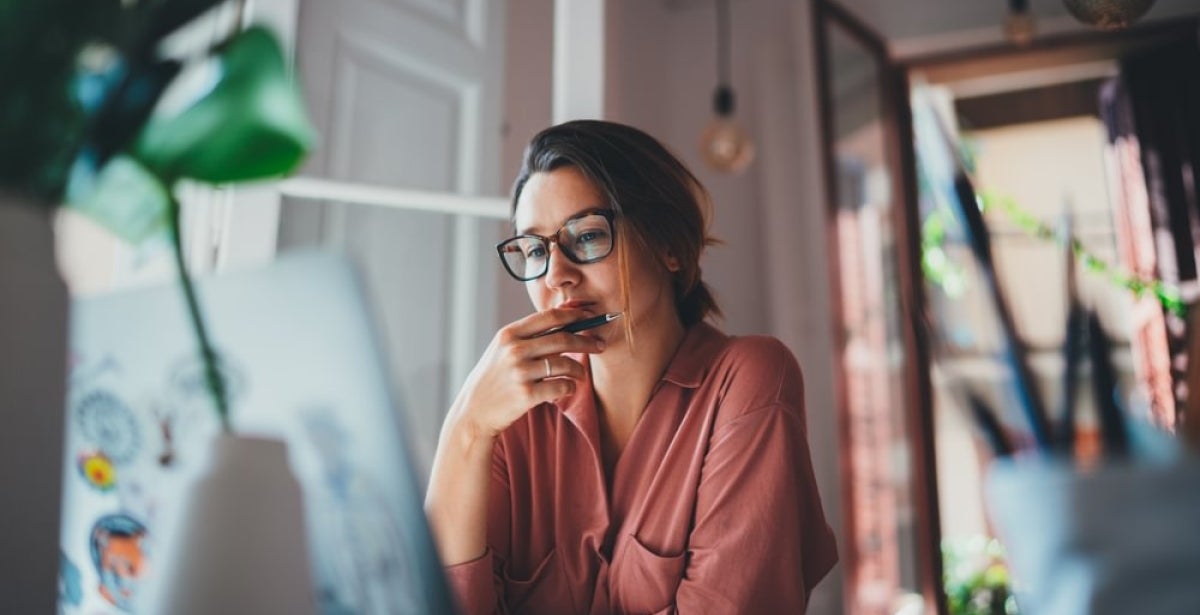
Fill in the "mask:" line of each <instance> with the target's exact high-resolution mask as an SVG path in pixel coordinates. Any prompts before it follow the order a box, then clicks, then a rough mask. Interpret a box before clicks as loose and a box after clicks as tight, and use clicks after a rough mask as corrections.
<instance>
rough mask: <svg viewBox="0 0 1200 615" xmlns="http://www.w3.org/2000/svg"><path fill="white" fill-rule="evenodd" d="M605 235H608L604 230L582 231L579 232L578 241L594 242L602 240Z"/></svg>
mask: <svg viewBox="0 0 1200 615" xmlns="http://www.w3.org/2000/svg"><path fill="white" fill-rule="evenodd" d="M607 236H608V234H607V233H605V232H604V231H584V232H582V233H580V234H579V239H578V241H579V243H585V244H586V243H595V242H597V241H603V240H604V238H605V237H607Z"/></svg>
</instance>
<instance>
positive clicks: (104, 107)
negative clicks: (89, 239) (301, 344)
mask: <svg viewBox="0 0 1200 615" xmlns="http://www.w3.org/2000/svg"><path fill="white" fill-rule="evenodd" d="M217 4H220V2H219V1H218V0H142V1H141V2H134V3H130V2H124V1H122V0H89V1H88V2H82V3H80V2H75V1H73V0H3V1H0V83H3V84H4V87H3V89H2V90H0V134H2V135H3V137H2V138H0V408H3V410H4V412H5V416H6V417H7V418H8V421H9V425H8V428H7V429H3V430H0V451H3V452H0V455H2V456H3V459H2V463H0V468H2V469H0V480H2V481H3V484H4V485H5V487H6V490H7V491H8V492H9V493H10V494H11V495H10V498H12V500H10V501H11V502H17V501H19V502H20V504H19V505H10V506H5V507H3V508H2V509H0V522H2V523H3V525H4V527H6V528H8V530H7V531H5V532H3V534H2V536H3V537H0V550H2V551H3V552H6V553H21V554H22V556H21V557H20V558H8V559H9V560H10V561H9V563H7V564H0V575H3V576H4V578H5V579H7V580H8V582H6V586H9V587H10V588H11V589H12V591H11V592H10V594H9V595H8V596H6V604H8V605H9V608H12V609H14V612H30V613H33V612H38V613H45V612H53V611H54V609H55V602H56V600H57V595H58V592H57V591H56V586H57V583H58V577H59V548H58V540H59V519H60V488H61V480H62V475H63V468H62V463H63V456H64V455H63V450H62V441H63V435H64V399H65V382H66V371H67V365H66V364H67V313H68V298H67V293H66V288H65V286H64V284H63V282H62V280H61V278H60V277H59V275H58V272H57V268H56V264H55V261H54V244H53V242H54V237H53V232H52V228H51V214H52V212H53V210H54V208H55V207H57V206H59V205H60V204H62V203H64V202H67V203H71V204H74V206H77V207H79V208H80V209H81V211H83V212H84V213H86V214H88V215H90V216H91V217H93V218H95V219H97V220H98V221H99V222H101V223H102V224H104V225H105V226H107V227H108V228H110V229H111V230H113V231H114V232H116V233H117V234H118V235H121V236H124V237H126V238H130V239H137V238H140V237H145V236H147V235H150V234H153V233H156V232H169V233H170V236H171V238H172V239H173V245H174V253H175V262H176V264H177V267H178V272H179V280H180V287H181V290H182V292H183V293H184V295H185V296H186V299H187V307H188V311H189V316H190V322H191V323H192V326H193V329H194V331H195V334H196V339H197V346H198V352H199V353H200V354H201V357H202V360H203V365H204V368H205V373H206V382H207V388H208V391H209V392H210V394H211V397H212V399H213V403H214V406H215V408H216V410H217V412H218V414H219V416H220V419H221V423H222V425H223V428H224V431H225V433H226V434H231V432H232V428H231V426H230V421H229V407H228V402H227V399H226V395H225V390H224V388H225V387H224V384H223V382H222V380H221V377H220V375H219V373H218V371H217V369H216V363H217V357H216V353H215V351H214V350H213V348H212V345H211V343H210V342H209V339H208V335H207V331H206V327H205V321H204V318H203V313H202V310H201V302H200V300H199V298H198V297H197V296H196V293H195V291H194V289H193V285H192V280H191V277H190V276H189V275H188V272H187V270H186V268H185V266H184V260H183V255H182V250H181V241H180V240H181V236H180V235H181V233H180V224H179V203H178V201H177V200H176V199H175V197H174V189H175V187H176V184H177V183H178V182H179V181H180V180H184V179H189V180H195V181H201V182H208V183H214V184H227V183H232V182H240V181H249V180H256V179H266V178H271V177H278V176H282V175H285V174H287V173H289V172H290V171H292V170H293V169H294V168H296V166H298V164H299V163H300V161H301V160H302V159H303V157H304V155H305V154H306V153H307V151H308V150H309V148H310V147H311V143H312V141H313V131H312V129H311V127H310V126H309V124H308V122H307V119H306V117H305V114H304V112H303V108H302V105H301V104H300V100H299V96H298V94H297V92H296V90H295V88H294V86H293V84H291V83H289V82H288V80H287V79H286V75H285V68H284V61H283V57H282V54H281V52H280V49H279V46H278V44H277V42H276V40H275V38H274V37H273V36H272V35H271V34H270V33H269V32H268V31H266V30H264V29H262V28H250V29H248V30H239V31H234V32H231V33H230V35H229V37H228V38H227V39H226V40H225V41H224V42H222V43H221V44H219V45H217V46H215V47H214V48H212V49H210V50H207V52H206V53H205V54H204V55H206V56H208V57H209V58H210V59H211V61H213V62H215V63H216V65H217V68H218V71H217V74H218V75H219V78H218V79H217V80H216V82H215V84H214V85H213V87H212V88H210V89H207V90H205V91H204V92H201V93H199V94H198V95H195V96H192V97H191V98H190V99H187V100H184V101H183V102H182V103H181V104H177V105H176V106H175V107H174V108H173V109H171V110H164V109H161V108H159V109H157V110H156V105H157V104H158V103H159V101H160V97H161V96H162V94H163V92H164V91H165V90H167V88H168V86H170V85H171V84H172V83H173V82H174V81H175V80H176V77H177V76H179V75H180V73H181V71H183V69H184V65H183V63H182V62H181V61H179V60H176V59H172V58H169V57H163V56H162V55H161V53H160V44H161V42H162V41H163V39H164V38H165V37H167V36H168V35H170V34H172V33H174V32H176V31H177V30H179V29H180V28H181V27H182V26H184V25H185V24H188V23H189V22H192V21H193V20H194V19H196V18H197V17H198V16H200V15H201V14H202V13H204V12H205V11H207V10H208V9H211V8H213V7H214V6H215V5H217ZM131 204H132V205H131Z"/></svg>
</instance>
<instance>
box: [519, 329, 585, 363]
mask: <svg viewBox="0 0 1200 615" xmlns="http://www.w3.org/2000/svg"><path fill="white" fill-rule="evenodd" d="M515 346H516V349H517V354H518V356H521V357H525V358H537V357H544V356H546V355H552V354H563V353H567V352H577V353H596V352H601V351H603V350H604V341H603V340H601V339H600V338H597V337H592V336H590V335H575V334H574V333H567V332H566V331H562V332H559V333H551V334H550V335H546V336H542V337H535V338H533V339H531V340H523V341H520V342H516V343H515Z"/></svg>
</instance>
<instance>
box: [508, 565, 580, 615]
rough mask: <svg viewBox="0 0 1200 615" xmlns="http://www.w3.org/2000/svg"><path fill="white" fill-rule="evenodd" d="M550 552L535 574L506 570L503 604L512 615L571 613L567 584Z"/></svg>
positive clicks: (535, 568) (537, 567)
mask: <svg viewBox="0 0 1200 615" xmlns="http://www.w3.org/2000/svg"><path fill="white" fill-rule="evenodd" d="M557 551H558V550H557V549H551V550H550V552H549V553H547V554H546V557H544V558H542V561H541V563H539V564H538V565H537V566H536V567H534V569H533V572H532V573H529V574H522V573H520V572H517V571H513V570H512V568H511V566H509V565H507V564H506V565H505V566H504V573H503V574H504V594H505V596H504V602H505V604H506V605H508V609H509V612H511V613H562V612H568V611H570V610H571V609H572V607H573V605H572V604H571V597H570V594H569V593H568V591H567V586H566V580H565V579H564V578H563V575H562V574H561V570H560V569H559V565H558V557H557V555H556V554H557Z"/></svg>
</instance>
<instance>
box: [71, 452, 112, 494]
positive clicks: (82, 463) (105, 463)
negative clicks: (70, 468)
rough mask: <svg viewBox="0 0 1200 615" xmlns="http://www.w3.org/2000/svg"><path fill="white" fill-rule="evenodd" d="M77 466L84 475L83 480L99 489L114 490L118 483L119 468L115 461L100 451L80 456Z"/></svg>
mask: <svg viewBox="0 0 1200 615" xmlns="http://www.w3.org/2000/svg"><path fill="white" fill-rule="evenodd" d="M77 467H78V468H79V473H80V474H82V475H83V480H84V481H85V482H87V484H89V485H91V486H92V488H93V489H96V490H98V491H104V492H107V491H112V489H113V487H115V486H116V484H117V468H116V467H115V466H113V462H112V461H111V460H110V459H109V458H108V457H107V456H105V455H104V453H100V452H92V453H83V454H81V455H80V456H79V459H78V464H77Z"/></svg>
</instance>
